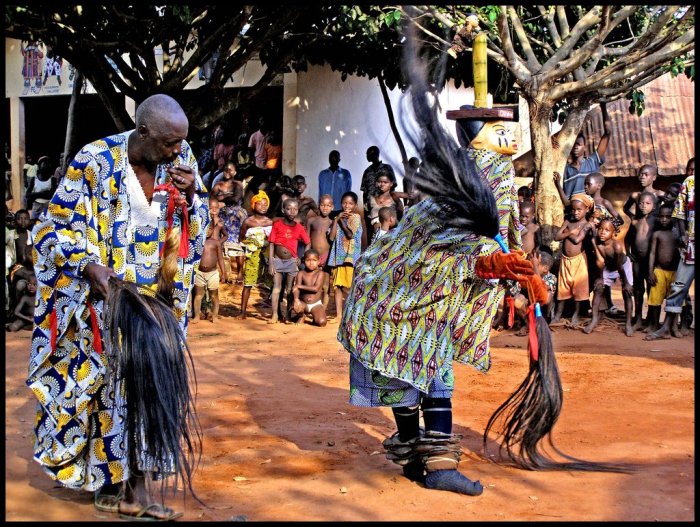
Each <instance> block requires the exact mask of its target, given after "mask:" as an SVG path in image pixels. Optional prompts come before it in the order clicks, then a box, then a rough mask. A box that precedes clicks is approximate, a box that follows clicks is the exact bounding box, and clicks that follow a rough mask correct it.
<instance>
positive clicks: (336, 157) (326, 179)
mask: <svg viewBox="0 0 700 527" xmlns="http://www.w3.org/2000/svg"><path fill="white" fill-rule="evenodd" d="M328 162H329V163H330V166H329V167H328V168H326V169H325V170H321V172H320V173H319V174H318V202H319V203H321V196H323V195H324V194H330V195H331V196H333V209H334V210H340V202H341V200H342V197H343V194H345V193H346V192H350V191H351V190H352V175H350V171H349V170H347V169H345V168H340V166H338V165H339V163H340V152H338V151H337V150H331V152H330V154H328Z"/></svg>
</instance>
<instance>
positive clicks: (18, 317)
mask: <svg viewBox="0 0 700 527" xmlns="http://www.w3.org/2000/svg"><path fill="white" fill-rule="evenodd" d="M36 287H37V283H36V276H34V275H31V276H30V277H29V279H28V280H27V287H26V288H25V289H24V291H22V296H20V297H19V300H18V301H17V305H16V306H15V311H14V315H15V319H14V320H13V321H12V322H10V323H9V324H8V325H7V326H6V329H7V331H19V330H20V329H32V324H33V323H34V296H35V295H36Z"/></svg>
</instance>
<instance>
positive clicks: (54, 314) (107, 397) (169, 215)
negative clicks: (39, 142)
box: [27, 95, 209, 519]
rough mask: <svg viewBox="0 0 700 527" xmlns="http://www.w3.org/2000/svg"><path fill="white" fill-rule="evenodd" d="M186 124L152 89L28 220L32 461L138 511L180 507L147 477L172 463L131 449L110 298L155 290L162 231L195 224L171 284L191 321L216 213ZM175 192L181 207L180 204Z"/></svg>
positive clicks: (102, 500) (180, 310) (160, 513)
mask: <svg viewBox="0 0 700 527" xmlns="http://www.w3.org/2000/svg"><path fill="white" fill-rule="evenodd" d="M187 130H188V121H187V117H186V116H185V114H184V112H183V110H182V108H181V107H180V105H179V104H178V103H177V102H176V101H175V100H174V99H172V98H171V97H168V96H166V95H154V96H152V97H149V98H147V99H146V100H144V101H143V102H142V103H141V104H140V105H139V107H138V109H137V111H136V129H135V130H132V131H128V132H124V133H120V134H116V135H112V136H109V137H106V138H104V139H101V140H98V141H95V142H93V143H90V144H89V145H86V146H85V147H83V148H82V150H81V151H80V152H79V153H78V154H77V155H76V156H75V158H74V160H73V162H72V163H71V164H70V166H69V168H68V170H67V172H66V175H65V177H64V178H63V179H62V180H61V183H60V185H59V187H58V189H57V190H56V193H55V194H54V196H53V198H52V200H51V202H50V204H49V206H48V210H47V213H46V215H45V217H44V219H43V221H41V222H40V223H38V224H37V225H36V226H35V228H34V230H33V238H34V251H35V252H34V262H35V271H36V276H37V280H38V284H39V285H38V294H37V304H36V309H35V318H34V320H35V326H34V332H33V335H32V349H31V356H30V361H29V375H28V379H27V385H28V386H29V388H30V389H31V390H32V392H33V393H34V395H35V396H36V397H37V399H38V405H37V416H36V427H35V434H36V442H35V445H34V459H35V460H36V461H37V462H38V463H40V464H41V466H42V468H43V469H44V471H45V472H46V473H47V474H48V475H49V476H50V477H51V478H52V479H54V480H55V481H57V482H58V483H60V484H62V485H64V486H66V487H69V488H72V489H83V490H87V491H95V492H96V500H95V505H96V506H97V507H98V508H99V509H100V510H104V511H111V512H120V513H121V514H124V515H131V516H134V515H140V517H141V518H148V517H150V518H158V519H172V518H174V517H177V515H178V513H174V512H173V511H172V510H170V509H168V508H167V507H164V506H163V505H161V504H158V503H154V502H153V501H152V498H150V496H149V495H148V492H147V489H146V485H145V478H146V477H147V476H149V475H151V476H152V475H153V473H159V477H160V476H163V475H167V474H168V473H169V472H171V471H170V468H171V467H169V466H158V461H156V462H155V466H154V461H153V460H147V459H143V456H140V453H138V452H137V453H135V454H134V453H133V452H132V453H130V452H129V450H130V447H131V443H132V441H130V438H129V437H126V434H125V428H124V426H125V423H126V416H125V412H126V402H125V400H124V397H123V393H122V392H121V390H120V389H109V385H108V383H107V382H106V377H105V375H106V370H107V366H108V365H107V362H106V360H105V355H106V354H105V353H102V351H103V346H104V345H106V344H105V343H106V340H105V343H103V341H102V336H101V331H102V330H104V327H103V322H102V313H103V308H104V305H103V304H104V300H103V299H104V298H105V297H106V296H107V291H108V280H109V279H110V278H111V277H118V278H120V279H122V280H125V281H128V282H133V283H136V284H137V285H138V286H139V290H140V291H141V292H142V293H143V294H147V295H152V296H154V295H155V294H156V292H157V291H158V281H159V277H160V274H161V270H162V268H163V266H162V265H161V264H162V262H163V261H164V259H165V258H164V257H163V256H162V255H161V248H162V247H163V245H164V243H165V241H166V237H167V236H168V234H169V233H170V231H171V229H173V228H174V229H176V230H180V231H182V230H185V229H184V227H185V226H188V228H187V229H186V232H184V233H182V232H181V237H180V240H179V242H180V247H179V249H178V248H176V250H178V257H177V260H176V261H177V269H176V270H175V272H174V277H173V278H172V280H171V284H172V291H171V292H169V293H171V294H172V303H173V310H174V314H175V315H176V317H177V318H178V320H179V324H180V327H181V328H182V329H183V331H186V328H187V306H188V300H189V295H190V292H191V289H192V284H193V274H194V269H195V267H196V266H198V265H199V261H200V258H201V254H202V249H203V245H204V238H205V233H206V227H207V224H208V222H209V212H208V201H207V198H206V194H205V193H204V192H205V191H204V187H203V185H202V182H201V179H200V177H199V175H198V171H197V162H196V160H195V157H194V155H193V153H192V150H191V148H190V146H189V144H188V143H187V141H185V137H186V136H187ZM176 197H178V198H179V199H180V200H181V202H180V205H181V209H180V210H175V211H173V207H172V204H173V200H174V199H175V198H176ZM185 200H186V205H185ZM169 205H171V207H169ZM161 293H162V291H161ZM183 367H185V366H184V365H183ZM117 386H119V385H117ZM130 459H138V461H137V462H135V463H132V462H131V461H130ZM161 464H162V463H161ZM133 465H136V466H133ZM166 465H167V463H166ZM127 481H128V485H123V484H122V482H127ZM122 487H126V491H125V493H124V492H123V491H122V492H119V489H121V488H122ZM100 491H102V493H103V495H102V496H100Z"/></svg>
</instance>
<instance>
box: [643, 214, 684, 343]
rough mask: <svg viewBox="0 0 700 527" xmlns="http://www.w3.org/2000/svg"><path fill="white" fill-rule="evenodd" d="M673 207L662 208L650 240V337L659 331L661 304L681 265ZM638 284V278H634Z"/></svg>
mask: <svg viewBox="0 0 700 527" xmlns="http://www.w3.org/2000/svg"><path fill="white" fill-rule="evenodd" d="M672 214H673V206H672V205H668V204H662V205H661V206H660V207H659V214H658V216H657V217H656V230H655V231H654V233H653V234H652V236H651V248H650V249H649V269H650V272H649V284H650V285H651V291H650V292H649V310H648V313H647V321H648V324H647V333H653V332H654V331H656V330H657V329H659V318H660V316H661V304H663V302H664V299H665V298H666V296H667V295H668V293H669V292H670V291H671V284H672V283H673V279H674V278H675V276H676V269H677V268H678V262H679V261H680V256H681V255H680V252H679V249H680V243H679V242H678V238H677V237H676V235H675V234H674V232H673V229H672V224H671V215H672ZM635 280H636V278H635Z"/></svg>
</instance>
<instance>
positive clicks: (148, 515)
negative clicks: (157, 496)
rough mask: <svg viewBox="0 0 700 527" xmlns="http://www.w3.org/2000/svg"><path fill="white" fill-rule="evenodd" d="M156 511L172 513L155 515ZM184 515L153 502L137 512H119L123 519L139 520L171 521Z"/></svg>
mask: <svg viewBox="0 0 700 527" xmlns="http://www.w3.org/2000/svg"><path fill="white" fill-rule="evenodd" d="M156 511H162V512H167V511H170V513H169V514H168V515H167V516H163V517H159V516H154V512H156ZM182 515H183V513H182V512H175V511H174V510H172V509H170V508H169V507H165V506H164V505H160V504H159V503H151V504H150V505H146V506H145V507H142V508H141V509H140V510H139V511H138V512H137V513H136V514H129V513H126V512H120V513H119V517H120V518H121V519H122V520H128V521H137V522H169V521H173V520H176V519H177V518H180V517H181V516H182Z"/></svg>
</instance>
